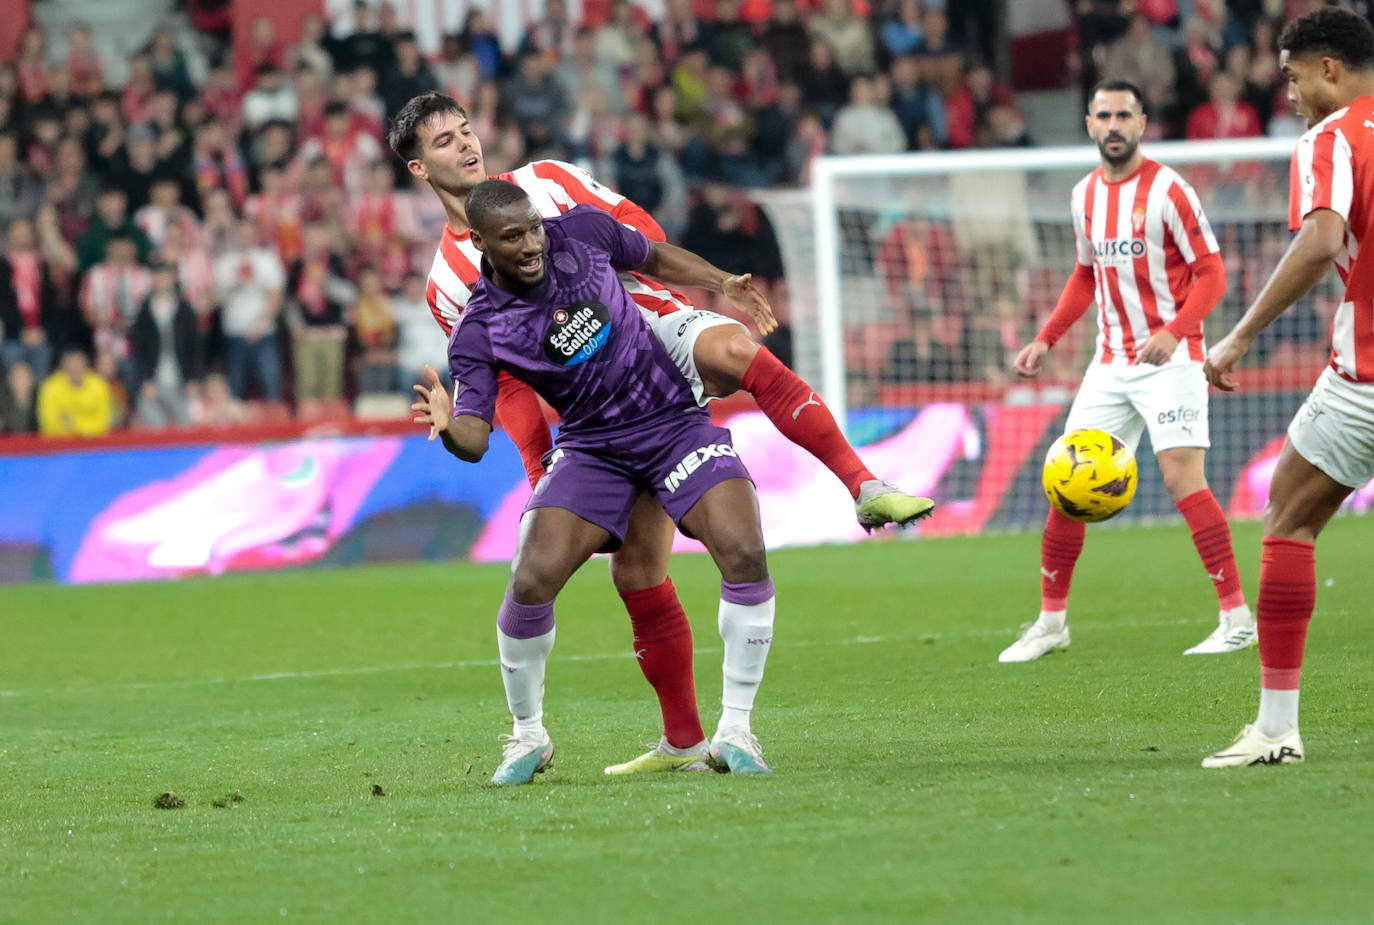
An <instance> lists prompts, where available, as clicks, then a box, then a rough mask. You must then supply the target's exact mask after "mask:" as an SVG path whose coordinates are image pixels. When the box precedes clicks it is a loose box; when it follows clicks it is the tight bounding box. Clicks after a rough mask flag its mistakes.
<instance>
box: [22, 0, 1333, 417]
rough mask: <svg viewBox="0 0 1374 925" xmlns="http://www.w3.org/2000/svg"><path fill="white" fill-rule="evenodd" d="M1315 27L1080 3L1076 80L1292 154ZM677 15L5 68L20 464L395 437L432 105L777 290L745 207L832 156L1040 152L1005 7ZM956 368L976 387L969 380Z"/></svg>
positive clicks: (1293, 5) (1241, 10)
mask: <svg viewBox="0 0 1374 925" xmlns="http://www.w3.org/2000/svg"><path fill="white" fill-rule="evenodd" d="M1312 5H1313V3H1312V2H1308V0H1297V2H1292V0H1290V2H1288V3H1286V4H1285V3H1283V2H1273V0H1224V2H1223V0H1193V2H1189V0H1182V2H1175V0H1072V2H1070V6H1071V8H1072V12H1073V16H1074V22H1075V24H1076V30H1075V33H1074V34H1075V36H1076V40H1077V48H1076V50H1075V52H1074V53H1073V54H1072V55H1070V57H1069V60H1068V62H1067V65H1068V73H1067V75H1066V79H1078V80H1081V81H1082V83H1083V84H1084V85H1085V86H1087V85H1090V84H1091V83H1092V82H1093V81H1094V80H1095V79H1096V78H1097V76H1098V75H1100V74H1111V75H1112V76H1114V77H1120V78H1125V79H1129V80H1133V81H1136V82H1138V83H1140V84H1141V85H1142V86H1145V87H1148V88H1149V94H1150V97H1151V99H1150V104H1151V110H1152V113H1153V114H1154V115H1155V116H1156V118H1154V120H1153V121H1152V122H1151V126H1152V133H1153V134H1154V136H1155V137H1189V138H1204V137H1239V136H1243V135H1255V134H1261V133H1264V132H1271V133H1281V134H1289V133H1292V132H1294V131H1296V130H1297V125H1296V123H1295V122H1294V119H1293V116H1292V113H1291V111H1290V110H1289V107H1288V105H1287V103H1286V100H1285V99H1284V95H1283V87H1282V78H1281V75H1280V74H1279V73H1278V71H1277V69H1276V64H1275V61H1276V58H1275V52H1274V38H1275V34H1276V31H1277V30H1276V25H1277V23H1278V22H1279V21H1280V19H1281V18H1282V17H1284V16H1287V15H1292V14H1296V13H1299V12H1302V11H1303V9H1305V8H1306V7H1308V6H1312ZM189 6H190V7H191V10H190V11H191V13H192V16H191V22H192V23H195V22H196V21H197V17H196V16H195V8H196V7H197V6H198V5H197V4H194V3H193V4H190V5H189ZM703 6H706V7H708V8H709V9H708V10H703V9H702V7H703ZM666 8H667V13H666V15H665V16H664V17H663V18H662V19H661V20H659V21H653V22H651V21H649V20H648V18H647V17H646V16H645V14H644V13H643V11H642V10H641V9H640V8H638V7H637V6H636V5H635V4H634V3H632V2H629V0H614V2H611V3H610V4H609V7H608V16H607V18H606V20H605V21H604V22H601V23H597V24H586V23H575V22H571V21H569V18H568V16H567V13H566V10H565V7H564V6H563V3H562V0H548V2H547V3H546V5H545V13H544V16H543V18H542V19H540V20H539V21H537V22H533V23H531V24H530V25H529V28H528V30H527V31H526V33H525V36H524V38H523V40H522V41H521V42H520V43H519V46H518V47H516V48H504V47H502V45H501V43H500V42H499V40H498V39H497V37H496V35H495V34H494V33H493V32H492V31H491V30H490V29H489V28H488V25H487V23H486V20H485V16H484V14H483V12H482V11H481V10H479V9H473V10H472V11H471V12H470V14H469V15H468V17H467V20H466V23H465V25H464V27H463V28H462V30H461V31H459V32H457V33H455V34H452V35H448V36H446V37H445V38H444V40H443V45H442V49H441V51H440V52H439V53H438V54H437V55H435V56H433V57H432V58H427V57H426V56H425V55H424V54H423V53H422V52H421V50H420V47H419V43H418V42H417V40H416V37H415V36H414V34H412V33H410V32H408V31H406V29H405V28H403V27H402V25H401V24H400V23H399V22H398V19H397V14H396V11H395V9H394V7H392V6H391V5H390V4H387V3H383V4H381V5H380V6H379V7H375V6H373V5H370V4H368V3H359V4H357V5H356V8H355V10H354V16H353V23H352V28H351V30H349V31H348V32H347V33H346V34H340V32H341V31H342V30H336V29H333V28H331V24H330V23H328V22H326V21H325V20H324V19H323V18H321V17H309V18H307V19H306V20H305V21H304V23H303V35H302V38H301V40H300V41H299V42H298V43H295V44H293V45H290V46H287V45H284V44H283V43H281V42H279V41H277V39H276V36H275V34H274V31H273V28H272V24H271V22H270V21H269V20H266V19H263V20H259V21H258V22H257V23H255V24H254V29H253V32H252V38H251V41H250V42H249V43H248V44H247V47H245V48H232V47H230V46H229V44H228V43H227V40H225V39H224V38H223V36H222V35H219V37H218V38H216V35H217V34H218V33H217V30H218V29H219V25H217V24H215V23H209V22H207V23H202V25H204V26H205V28H206V29H207V30H208V31H207V32H205V33H204V34H202V35H201V36H199V37H197V39H196V45H195V47H196V49H202V48H204V49H208V52H209V53H208V56H207V60H208V67H207V68H206V69H204V74H203V76H200V77H199V78H198V76H197V71H198V70H200V69H198V68H193V67H191V66H190V60H189V57H190V56H189V55H188V51H189V50H190V46H189V45H188V42H190V41H191V39H190V37H189V36H187V35H186V34H185V33H184V32H183V31H181V30H179V29H176V28H172V27H170V26H168V27H159V28H158V29H156V30H154V31H153V33H152V34H151V35H150V36H149V37H148V39H147V42H146V44H145V45H144V47H143V48H142V49H141V50H139V51H138V52H137V53H136V54H134V55H133V56H132V58H131V59H130V60H129V61H128V66H127V79H125V80H124V81H123V82H122V84H120V85H118V86H112V85H110V83H109V82H108V81H107V77H106V73H107V70H108V68H107V66H106V64H105V63H104V62H102V60H101V59H100V56H99V54H98V53H97V52H96V50H95V43H93V41H92V36H91V34H90V30H89V28H88V27H86V26H84V25H83V24H81V23H72V24H71V25H70V26H69V27H68V28H67V29H66V31H65V33H64V34H61V35H53V34H47V33H45V32H44V31H43V30H42V29H40V28H38V27H34V28H31V29H30V30H29V31H28V32H27V33H26V34H25V35H24V36H23V39H22V42H21V44H20V47H19V50H18V53H17V56H16V57H15V58H14V60H11V61H7V62H3V63H0V228H3V229H4V233H3V234H4V236H3V247H2V248H0V328H3V344H2V345H0V364H3V376H0V432H19V433H23V432H34V431H37V432H41V433H44V434H50V435H68V436H70V435H96V434H102V433H105V432H107V431H108V430H110V429H112V428H119V427H123V426H140V427H163V426H175V425H192V424H193V425H200V426H208V425H217V424H223V423H233V422H237V421H242V420H245V419H254V418H256V419H273V418H278V419H279V418H283V417H288V416H291V415H296V416H299V417H303V418H313V417H320V416H329V415H334V414H340V413H347V411H348V409H349V408H351V407H357V408H358V409H359V410H362V406H363V405H367V404H368V403H369V402H370V401H372V400H373V399H376V401H373V402H372V404H373V405H374V406H376V407H378V408H379V409H384V410H387V411H390V412H394V410H395V408H396V404H395V400H396V399H398V398H400V397H401V396H403V395H404V394H405V390H406V389H407V387H408V384H409V383H410V382H412V381H414V379H413V378H412V377H413V376H414V374H415V371H416V370H417V369H419V368H420V367H421V366H422V365H423V363H425V362H426V361H432V360H433V357H434V353H435V351H436V350H438V349H441V341H439V340H437V339H436V338H438V333H437V329H436V328H435V326H434V322H433V320H432V319H431V317H430V310H429V307H428V305H427V304H426V301H425V276H426V273H427V272H428V268H429V265H430V262H431V261H432V259H433V254H434V247H435V243H436V242H437V241H438V239H439V236H440V232H441V231H442V227H443V222H444V214H443V211H442V208H441V207H440V206H439V204H438V203H437V201H435V199H434V197H433V196H432V195H430V194H429V193H428V191H427V190H426V189H424V188H423V187H420V188H417V187H416V186H415V185H414V184H413V183H412V181H411V178H410V177H409V175H408V173H407V171H406V169H405V167H404V165H403V164H401V163H400V162H399V161H398V160H397V159H396V158H394V157H393V156H392V155H391V154H390V152H389V151H387V150H386V148H385V146H384V143H383V141H382V137H383V133H384V129H385V126H386V123H387V120H388V118H389V117H390V116H391V115H392V114H393V113H395V112H396V111H397V110H398V109H399V108H400V107H401V105H402V104H404V102H405V101H406V100H407V99H408V98H409V97H410V96H412V95H414V94H416V93H418V92H421V91H423V90H427V89H432V88H436V87H437V88H440V89H443V90H445V91H447V92H449V93H451V94H452V95H454V96H455V97H456V98H457V99H459V100H460V101H462V102H464V103H465V104H466V105H467V107H468V111H469V113H470V116H471V119H472V123H473V125H474V127H475V129H476V131H477V133H478V135H479V137H480V138H481V139H482V140H483V144H484V148H485V153H486V163H487V167H488V170H489V171H490V172H492V173H496V172H499V171H502V170H506V169H509V168H512V167H515V166H517V165H518V164H520V163H523V162H525V161H527V160H531V159H535V158H544V157H554V158H559V159H563V160H569V161H574V162H577V163H581V164H583V165H585V166H587V167H589V168H590V169H591V170H592V171H593V173H594V174H596V175H597V176H598V177H600V178H602V179H603V180H604V181H606V182H607V183H608V184H610V185H612V186H614V187H615V188H617V189H618V190H620V191H621V192H623V193H624V194H625V195H627V196H629V197H631V198H632V199H634V200H635V201H637V202H638V203H640V204H641V205H643V206H644V207H645V208H647V209H649V210H650V211H651V212H653V213H654V214H655V216H656V217H657V218H658V219H659V220H660V222H661V223H662V225H663V226H664V228H665V229H666V230H667V231H668V233H669V235H670V237H672V238H673V239H675V240H678V241H680V242H681V243H683V244H684V246H686V247H688V248H690V249H692V250H695V251H697V252H698V253H700V254H702V255H703V256H705V257H706V258H707V259H709V260H711V261H712V262H714V263H716V264H717V265H719V266H721V267H723V268H725V269H727V270H731V271H744V270H748V271H752V272H754V273H755V274H756V275H757V276H759V277H762V278H772V279H778V278H780V277H781V275H782V272H781V261H780V258H779V256H778V249H777V245H776V243H775V241H774V240H773V236H772V233H771V229H770V228H769V226H768V222H767V219H766V218H765V217H764V215H763V213H762V212H761V211H760V210H759V209H758V208H756V207H755V206H754V205H752V204H751V202H750V201H749V200H748V198H747V197H746V196H745V195H744V193H743V192H742V191H743V190H744V189H746V188H749V187H760V186H795V185H798V184H805V183H806V182H807V170H808V165H809V163H810V161H811V160H812V159H813V158H814V157H816V156H817V155H819V154H821V153H825V152H835V153H862V152H875V153H877V152H899V151H906V150H925V149H942V148H944V149H959V148H967V147H974V146H1005V145H1025V144H1030V143H1031V142H1032V140H1033V139H1032V132H1031V131H1030V130H1029V129H1028V127H1027V125H1026V123H1025V120H1024V118H1023V116H1022V114H1021V112H1020V110H1019V109H1018V107H1017V105H1016V101H1015V98H1014V96H1013V95H1012V93H1011V91H1010V90H1008V89H1007V88H1006V87H1005V86H1003V85H1002V84H1001V83H999V82H998V80H997V79H996V77H995V76H994V75H995V68H994V66H993V65H994V62H996V61H997V60H998V51H999V49H1002V48H1004V46H1005V40H1006V36H1005V35H1004V34H1003V33H1002V31H1001V28H1000V26H999V24H998V23H997V21H996V19H995V17H994V9H995V4H992V3H984V2H968V3H952V2H951V3H946V2H943V0H820V2H815V0H771V2H762V3H760V2H755V0H748V2H746V0H716V2H715V3H714V4H710V3H707V4H702V3H695V4H694V3H693V2H692V0H668V3H667V7H666ZM955 10H958V11H959V15H958V16H952V15H951V12H952V11H955ZM705 12H709V14H710V15H702V14H703V13H705ZM894 235H897V236H899V237H900V236H905V237H903V238H902V239H901V240H897V241H895V243H893V242H889V243H888V244H886V245H884V251H885V252H886V253H889V254H895V255H897V256H896V257H894V258H893V260H895V261H896V262H895V263H893V262H891V261H889V264H888V265H887V266H885V267H883V268H882V269H881V273H882V275H883V276H884V277H886V278H887V280H888V283H889V285H890V286H892V287H895V288H902V287H907V288H910V287H912V286H918V287H919V286H924V285H926V283H925V282H924V281H923V279H914V278H913V274H914V273H915V272H916V271H915V269H914V268H915V266H916V264H915V263H914V262H913V263H906V262H904V261H906V260H907V255H909V254H911V253H912V248H913V247H915V248H917V249H919V250H922V252H923V253H925V254H927V256H928V257H929V259H928V260H925V261H924V262H922V263H921V267H922V276H923V277H924V275H925V272H926V269H927V268H929V267H931V266H938V265H939V264H940V262H941V261H944V262H945V263H948V262H950V261H953V260H956V259H957V256H956V255H954V253H953V251H952V246H951V245H950V244H949V242H948V240H945V241H943V242H942V241H941V240H938V239H939V238H940V229H938V228H935V229H930V228H922V227H920V226H919V225H911V226H908V225H902V226H899V227H898V229H897V230H896V231H894ZM923 236H924V237H923ZM879 260H880V262H881V255H879ZM929 278H930V279H931V280H935V279H936V277H935V276H934V275H931V276H930V277H929ZM779 301H781V300H779ZM1004 301H1005V300H1004ZM1015 308H1016V307H1015V305H1014V304H1003V303H999V304H997V305H995V306H994V308H993V310H992V311H990V312H989V313H987V315H988V317H986V318H982V317H981V316H979V318H975V319H972V320H970V321H969V323H967V324H964V325H963V326H962V330H964V331H967V332H970V333H968V334H964V335H960V336H961V337H963V338H964V340H965V341H967V342H963V343H959V344H956V343H954V342H953V341H952V340H951V341H949V342H946V343H943V344H941V343H940V342H939V338H938V332H936V336H935V338H934V340H931V338H925V339H922V338H916V337H913V338H909V339H904V343H903V345H901V346H902V349H904V350H907V352H908V353H910V352H912V351H915V353H914V354H913V357H907V356H905V355H903V356H902V357H900V358H896V357H894V358H892V359H891V360H890V362H891V364H892V365H893V366H894V367H896V366H898V365H900V366H901V368H902V369H904V370H920V372H917V373H916V374H915V375H917V376H918V377H920V378H935V379H939V378H944V377H947V376H948V375H950V373H949V372H948V370H947V369H946V367H950V368H961V369H966V368H968V367H969V363H970V362H972V363H973V365H974V366H975V367H980V368H981V367H982V366H983V365H984V364H985V366H986V371H987V375H988V377H993V376H994V375H996V374H997V371H998V369H1002V368H1005V363H1004V362H1000V361H999V357H1002V356H1003V355H1004V352H1005V347H1006V346H1007V345H1009V344H1010V345H1014V344H1015V342H1016V341H1017V340H1018V338H1019V336H1020V335H1021V334H1022V333H1024V332H1022V331H1019V330H1017V321H1016V319H1015V317H1014V316H1015V314H1016V311H1015ZM914 323H915V322H914ZM906 340H910V341H911V342H910V343H909V344H907V343H905V341H906ZM932 343H933V344H934V345H935V347H936V354H938V356H935V357H934V358H932V354H931V345H932ZM999 348H1001V349H999ZM959 351H965V352H969V357H972V356H973V353H974V352H976V354H977V356H978V357H982V358H983V359H982V360H979V361H977V362H974V361H972V360H970V359H969V358H968V357H961V358H958V359H955V360H953V361H952V362H950V361H949V359H948V358H949V357H950V356H952V355H958V352H959ZM777 352H779V353H780V354H781V355H783V356H784V357H786V356H787V354H786V352H785V346H784V345H778V347H777ZM923 364H924V365H923ZM942 370H944V371H942ZM975 374H976V375H979V376H980V377H981V376H982V373H981V372H976V373H975ZM902 375H910V373H909V372H908V373H903V374H902ZM378 396H380V397H381V398H378ZM355 403H356V404H355ZM402 407H404V406H402Z"/></svg>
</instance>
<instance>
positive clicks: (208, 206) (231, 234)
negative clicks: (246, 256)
mask: <svg viewBox="0 0 1374 925" xmlns="http://www.w3.org/2000/svg"><path fill="white" fill-rule="evenodd" d="M203 210H204V212H203V214H204V218H203V219H202V220H201V223H200V231H201V242H202V243H203V244H204V245H205V249H206V251H208V252H209V253H210V254H212V255H216V256H217V255H219V254H223V253H224V252H225V251H227V250H229V249H230V248H232V247H233V246H234V238H235V237H236V235H237V234H238V231H237V229H238V217H237V216H236V215H235V214H234V204H233V203H232V202H231V201H230V199H229V191H228V190H223V189H212V190H210V192H208V193H207V194H206V195H205V199H204V201H203Z"/></svg>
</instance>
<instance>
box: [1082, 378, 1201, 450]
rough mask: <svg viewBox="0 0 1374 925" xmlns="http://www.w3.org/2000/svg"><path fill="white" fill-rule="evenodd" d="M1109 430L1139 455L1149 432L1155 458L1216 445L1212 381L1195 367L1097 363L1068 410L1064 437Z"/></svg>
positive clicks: (1084, 380) (1108, 431)
mask: <svg viewBox="0 0 1374 925" xmlns="http://www.w3.org/2000/svg"><path fill="white" fill-rule="evenodd" d="M1085 427H1091V428H1096V429H1098V430H1105V431H1107V433H1109V434H1112V435H1113V436H1115V437H1117V438H1119V439H1120V440H1121V442H1122V443H1125V444H1126V445H1127V446H1128V447H1130V448H1131V452H1132V453H1134V452H1135V448H1136V446H1137V445H1138V444H1139V443H1140V435H1141V434H1142V433H1144V432H1145V429H1146V428H1149V431H1150V444H1151V445H1152V446H1153V447H1154V450H1155V452H1156V453H1158V452H1159V451H1160V450H1172V449H1176V448H1178V447H1202V448H1204V449H1205V448H1207V447H1209V446H1211V445H1212V442H1211V440H1210V438H1209V437H1208V433H1207V378H1206V377H1205V376H1204V375H1203V374H1202V364H1201V363H1195V362H1187V363H1177V362H1173V363H1165V364H1164V365H1163V366H1150V365H1146V364H1142V365H1137V366H1125V365H1120V364H1116V363H1093V364H1092V365H1091V366H1089V367H1088V371H1087V372H1086V373H1084V374H1083V384H1082V385H1080V386H1079V387H1078V395H1077V396H1076V397H1075V398H1074V400H1073V407H1072V408H1070V409H1069V419H1068V420H1067V421H1066V422H1065V423H1064V432H1065V433H1069V432H1070V431H1075V430H1080V429H1082V428H1085Z"/></svg>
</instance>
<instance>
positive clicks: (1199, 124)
mask: <svg viewBox="0 0 1374 925" xmlns="http://www.w3.org/2000/svg"><path fill="white" fill-rule="evenodd" d="M1262 134H1264V128H1263V126H1261V125H1260V120H1259V115H1258V114H1257V113H1256V112H1255V107H1253V106H1251V105H1250V104H1249V103H1247V102H1245V101H1243V100H1241V99H1240V85H1239V84H1238V83H1237V81H1236V79H1235V78H1234V77H1232V76H1231V74H1230V72H1228V71H1222V72H1221V73H1218V74H1217V75H1216V76H1214V77H1213V78H1212V86H1211V99H1210V100H1209V101H1208V102H1206V103H1203V104H1202V105H1201V106H1199V107H1198V108H1197V109H1195V110H1193V114H1192V115H1191V116H1189V117H1188V137H1189V138H1250V137H1253V136H1255V135H1262Z"/></svg>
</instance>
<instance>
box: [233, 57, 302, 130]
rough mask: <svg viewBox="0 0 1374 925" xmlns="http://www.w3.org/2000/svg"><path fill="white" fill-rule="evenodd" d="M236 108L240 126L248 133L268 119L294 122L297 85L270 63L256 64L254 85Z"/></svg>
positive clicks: (270, 120) (268, 120) (265, 122)
mask: <svg viewBox="0 0 1374 925" xmlns="http://www.w3.org/2000/svg"><path fill="white" fill-rule="evenodd" d="M239 111H240V113H241V114H242V115H241V120H242V124H243V127H244V128H246V129H248V130H249V131H251V132H256V131H257V130H258V129H260V128H262V127H263V126H264V125H266V124H267V123H268V122H286V123H291V122H295V121H296V116H297V114H298V110H297V108H296V87H295V85H294V84H293V83H291V82H290V81H287V80H284V79H283V77H282V72H281V71H279V70H277V69H276V68H274V67H273V66H272V65H270V64H259V65H258V67H257V70H255V71H254V72H253V88H252V89H251V90H249V91H248V92H247V93H245V94H244V95H243V102H242V104H241V106H240V110H239Z"/></svg>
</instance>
